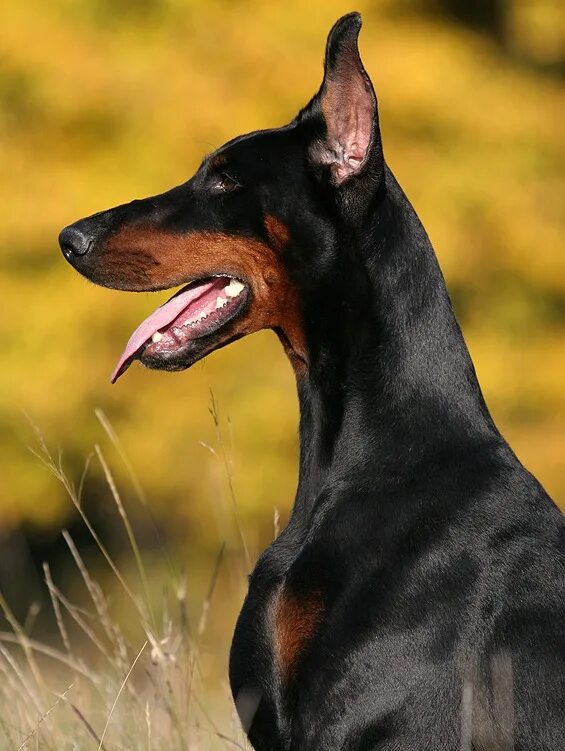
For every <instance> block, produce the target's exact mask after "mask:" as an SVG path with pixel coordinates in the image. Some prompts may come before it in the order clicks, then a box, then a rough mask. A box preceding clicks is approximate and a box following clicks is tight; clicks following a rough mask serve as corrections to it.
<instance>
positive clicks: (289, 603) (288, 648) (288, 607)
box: [273, 587, 324, 681]
mask: <svg viewBox="0 0 565 751" xmlns="http://www.w3.org/2000/svg"><path fill="white" fill-rule="evenodd" d="M273 616H274V643H275V653H276V658H277V663H278V667H279V670H280V673H281V676H282V678H283V679H284V680H285V681H287V680H289V679H291V678H292V677H293V675H294V673H295V671H296V668H297V665H298V661H299V659H300V657H301V655H302V654H303V653H304V651H305V650H306V648H307V647H308V644H309V643H310V642H311V640H312V639H313V638H314V636H315V635H316V633H317V631H318V628H319V626H320V623H321V621H322V619H323V617H324V602H323V599H322V595H321V593H320V592H319V590H313V591H311V592H308V593H306V594H296V593H294V592H290V591H288V590H287V589H286V588H284V587H283V588H282V589H281V590H280V592H279V593H278V594H277V596H276V598H275V601H274V607H273Z"/></svg>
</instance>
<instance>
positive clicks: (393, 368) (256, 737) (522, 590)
mask: <svg viewBox="0 0 565 751" xmlns="http://www.w3.org/2000/svg"><path fill="white" fill-rule="evenodd" d="M359 27H360V20H359V17H358V16H357V15H356V14H351V15H349V16H346V17H344V18H343V19H341V20H340V21H339V22H338V24H337V25H336V27H335V28H334V31H333V33H332V36H331V37H330V40H329V44H328V52H327V65H326V78H327V77H328V75H330V76H331V75H332V74H333V71H334V69H335V66H336V64H337V62H339V59H340V55H342V54H346V52H343V50H342V41H343V39H344V38H346V39H349V41H351V40H353V42H356V38H357V33H358V30H359ZM355 50H356V45H355ZM354 62H355V61H354ZM355 64H356V65H358V69H359V71H360V72H361V73H362V74H363V75H365V76H366V74H364V71H362V67H359V66H360V65H361V64H360V61H358V62H355ZM335 75H337V73H336V74H335ZM364 80H365V79H364ZM366 81H368V78H366ZM369 86H370V82H369ZM367 92H368V96H370V94H371V92H372V87H370V88H367ZM322 96H323V87H322V90H321V91H320V93H319V94H318V95H317V96H316V97H315V98H314V100H313V101H312V102H311V103H310V105H309V106H308V107H306V108H305V109H304V110H303V111H302V112H301V113H300V115H299V116H298V117H297V118H296V119H295V120H294V121H293V122H292V123H291V124H290V125H288V126H286V127H284V128H280V129H276V130H270V131H261V132H258V133H254V134H250V135H248V136H244V137H241V138H238V139H235V140H234V141H232V142H230V143H228V144H226V145H225V146H224V147H222V148H221V149H220V150H219V151H218V152H216V154H215V155H214V157H217V156H218V155H221V156H222V157H223V161H222V163H221V166H219V167H217V166H214V165H215V164H217V162H215V161H214V160H213V159H211V158H209V159H207V160H206V161H205V162H204V164H203V166H202V167H201V168H200V170H199V171H198V172H197V174H196V175H195V176H194V177H193V178H192V179H191V180H190V181H189V182H188V183H186V184H185V185H182V186H179V187H178V188H175V189H173V190H172V191H170V192H168V193H165V194H163V195H162V196H158V197H156V198H152V199H146V200H145V201H141V202H135V204H133V205H128V206H126V207H119V208H118V209H114V210H111V211H110V212H104V213H102V214H101V215H97V216H96V217H93V218H90V219H87V220H82V222H79V223H77V225H75V229H76V227H78V230H79V231H80V232H81V233H82V234H83V235H86V236H88V238H89V240H92V242H91V243H90V245H91V246H92V247H91V249H90V250H89V252H88V253H86V254H81V253H80V249H79V252H75V253H73V252H72V249H71V251H69V248H68V247H67V248H66V255H67V257H68V258H69V260H71V262H72V263H73V265H74V266H75V267H76V268H78V269H79V270H80V271H81V272H82V273H85V274H86V275H87V276H89V277H90V278H92V279H93V280H94V281H97V282H99V283H104V284H108V285H109V286H117V287H122V288H127V283H124V282H123V280H120V279H116V278H107V277H105V276H104V271H103V269H101V268H100V267H99V266H97V265H96V262H95V261H96V246H97V243H99V242H100V241H101V238H104V237H106V236H107V235H108V234H109V233H110V234H111V233H112V232H113V231H114V230H115V227H117V226H121V225H122V224H123V223H124V221H136V222H137V221H139V220H140V218H141V219H142V220H143V221H150V222H152V223H153V224H157V225H158V226H160V227H166V228H167V229H168V230H170V231H174V232H178V233H186V232H189V231H190V230H194V229H205V230H216V231H222V232H224V233H232V234H234V235H237V236H248V237H252V238H254V239H259V240H264V239H265V228H264V225H263V217H264V216H265V215H267V214H270V215H273V216H275V217H277V219H278V220H279V221H280V222H281V224H283V225H284V226H285V227H287V228H288V234H289V241H288V245H287V247H286V248H285V251H284V263H285V266H286V272H287V274H288V276H289V278H290V279H291V280H292V281H293V283H294V284H295V285H296V287H297V289H298V291H299V299H300V305H301V313H302V320H303V326H304V338H305V341H306V345H307V351H308V367H307V370H306V371H305V372H304V373H302V374H300V375H299V376H298V379H297V382H298V394H299V400H300V472H299V482H298V490H297V494H296V501H295V505H294V509H293V512H292V516H291V519H290V521H289V524H288V526H287V527H286V529H285V530H284V531H283V532H282V533H281V535H280V536H279V538H278V539H277V540H276V541H275V542H274V543H273V544H272V545H271V546H270V547H269V548H268V549H267V550H266V551H265V552H264V553H263V554H262V556H261V557H260V559H259V561H258V563H257V566H256V568H255V570H254V572H253V574H252V576H251V578H250V584H249V593H248V596H247V598H246V600H245V603H244V605H243V609H242V612H241V615H240V618H239V621H238V624H237V627H236V631H235V636H234V641H233V646H232V651H231V661H230V680H231V686H232V691H233V695H234V698H235V701H236V705H237V707H238V710H239V711H240V715H241V717H242V721H243V722H244V724H245V725H246V726H247V729H248V732H249V738H250V740H251V743H252V744H253V746H254V748H255V749H257V751H314V750H316V751H336V750H338V749H341V750H343V751H345V750H348V751H369V749H375V750H376V749H378V750H379V751H400V750H401V749H402V750H403V751H416V750H417V749H418V750H420V749H421V750H422V751H435V750H436V749H446V750H449V751H451V750H452V751H471V750H472V749H474V751H495V750H496V751H510V749H514V750H515V751H538V750H539V751H542V750H543V751H563V749H565V633H564V616H565V607H564V605H565V556H564V551H565V525H564V522H563V517H562V515H561V513H560V512H559V510H558V509H557V507H556V506H555V505H554V504H553V503H552V501H551V500H550V499H549V498H548V496H547V495H546V493H545V492H544V490H543V488H542V487H541V486H540V484H539V483H538V482H537V481H536V479H535V478H534V477H532V475H530V474H529V473H528V472H527V471H526V470H525V469H524V468H523V467H522V465H521V464H520V462H519V461H518V459H517V458H516V457H515V455H514V454H513V452H512V450H511V449H510V448H509V446H508V445H507V443H506V442H505V441H504V439H503V438H502V436H501V435H500V433H499V431H498V430H497V428H496V426H495V425H494V423H493V421H492V418H491V416H490V414H489V412H488V410H487V407H486V405H485V402H484V400H483V397H482V394H481V391H480V388H479V385H478V382H477V379H476V376H475V371H474V368H473V364H472V362H471V360H470V357H469V354H468V351H467V348H466V346H465V343H464V340H463V337H462V335H461V331H460V329H459V326H458V324H457V321H456V319H455V317H454V314H453V311H452V308H451V304H450V300H449V297H448V293H447V291H446V287H445V283H444V280H443V277H442V274H441V271H440V269H439V267H438V264H437V261H436V258H435V255H434V252H433V249H432V247H431V245H430V242H429V240H428V237H427V235H426V233H425V231H424V229H423V228H422V225H421V224H420V222H419V220H418V217H417V216H416V214H415V212H414V210H413V208H412V206H411V205H410V203H409V201H408V200H407V198H406V196H405V195H404V193H403V192H402V190H401V189H400V187H399V186H398V184H397V182H396V180H395V179H394V177H393V175H392V173H391V172H390V170H389V169H388V167H387V166H386V164H385V162H384V159H383V157H382V150H381V148H380V136H379V130H378V119H377V113H376V104H375V108H374V114H373V117H374V120H373V130H372V138H371V146H370V149H369V153H368V154H367V157H366V159H365V161H364V162H363V164H362V165H361V166H360V168H359V170H358V172H357V173H356V174H354V175H353V176H352V177H349V178H348V179H347V180H345V182H344V183H343V184H336V181H335V180H334V179H333V178H332V174H331V167H330V166H328V164H327V163H326V162H325V161H323V160H322V161H320V160H319V159H318V158H317V156H316V155H319V154H320V153H321V152H322V151H323V153H324V154H325V157H324V158H325V159H326V158H327V157H328V155H329V157H330V159H331V158H332V153H333V152H332V147H331V144H330V145H328V144H327V143H325V140H326V139H327V138H328V132H329V130H328V127H327V122H326V120H325V115H324V112H323V109H322V106H321V97H322ZM375 102H376V100H375ZM334 157H335V158H336V159H337V158H338V157H337V156H335V154H334ZM220 173H221V174H227V175H228V177H229V179H230V180H232V181H233V184H234V185H236V186H237V187H235V189H234V190H231V191H229V192H227V193H225V194H222V195H216V194H215V193H214V192H213V190H212V189H211V187H210V186H211V185H212V184H213V183H214V180H216V179H217V176H218V174H220ZM67 237H68V235H67ZM64 240H65V237H63V238H62V244H63V246H64V245H65V242H64ZM81 243H82V245H81V247H83V246H84V242H83V241H82V240H81ZM64 249H65V248H64ZM211 271H214V272H215V271H217V270H216V269H211ZM250 304H253V302H252V301H251V303H250ZM207 351H209V348H208V349H206V351H204V350H203V353H204V354H206V353H207ZM199 356H200V355H199ZM192 361H194V358H193V359H192ZM186 364H191V363H190V362H188V361H187V362H186ZM509 377H511V374H509ZM285 593H291V594H292V595H293V596H294V595H296V596H299V597H302V598H304V599H305V600H307V599H308V597H310V596H312V593H317V596H319V598H320V600H321V602H322V610H323V614H322V615H321V617H320V620H319V623H317V625H316V629H315V634H314V635H313V636H312V637H311V638H309V639H308V640H306V641H305V643H304V645H303V646H302V649H301V651H300V652H299V655H298V658H297V664H296V666H295V668H294V670H293V672H292V674H291V675H290V677H289V678H288V679H286V680H285V679H284V677H283V676H282V674H281V669H280V665H279V664H278V662H277V656H276V651H277V648H276V640H277V638H278V637H277V634H276V629H275V620H274V616H273V607H274V606H273V603H276V602H277V598H280V597H281V596H283V595H284V594H285Z"/></svg>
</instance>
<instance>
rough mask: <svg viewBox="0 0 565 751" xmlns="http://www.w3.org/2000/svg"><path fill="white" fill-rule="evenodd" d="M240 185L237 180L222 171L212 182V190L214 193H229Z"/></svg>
mask: <svg viewBox="0 0 565 751" xmlns="http://www.w3.org/2000/svg"><path fill="white" fill-rule="evenodd" d="M240 187H241V186H240V184H239V183H238V182H237V180H236V179H235V178H233V177H231V176H230V175H228V174H226V173H225V172H222V174H221V175H219V176H218V177H217V178H216V179H215V180H214V182H213V183H212V190H213V191H214V193H231V192H232V190H236V189H237V188H240Z"/></svg>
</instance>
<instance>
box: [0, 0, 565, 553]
mask: <svg viewBox="0 0 565 751" xmlns="http://www.w3.org/2000/svg"><path fill="white" fill-rule="evenodd" d="M357 5H358V7H359V10H361V11H363V12H364V19H365V25H364V29H363V32H362V38H361V50H362V54H363V56H364V59H365V63H366V67H367V69H368V70H369V72H370V74H371V76H372V78H373V81H374V83H375V86H376V89H377V93H378V96H379V103H380V113H381V123H382V129H383V135H384V143H385V152H386V154H387V158H388V161H389V164H390V165H391V167H392V169H393V170H394V171H395V173H396V174H397V177H398V178H399V180H400V182H401V184H403V186H404V187H405V189H406V191H407V193H408V195H409V197H410V198H411V200H412V201H413V203H414V205H415V206H416V209H417V210H418V211H419V213H420V215H421V217H422V219H423V221H424V223H425V225H426V227H427V229H428V231H429V234H430V236H431V238H432V241H433V242H434V245H435V247H436V250H437V252H438V255H439V257H440V261H441V263H442V266H443V269H444V271H445V274H446V276H447V280H448V283H449V284H450V287H451V289H452V291H453V295H454V299H455V303H456V307H457V309H458V311H459V312H460V315H461V318H462V322H463V328H464V332H465V334H466V337H467V339H468V342H469V344H470V348H471V352H472V354H473V356H474V358H475V362H476V366H477V370H478V373H479V377H480V379H481V381H482V384H483V387H484V391H485V394H486V397H487V401H488V402H489V404H490V406H491V407H492V410H493V413H494V415H495V418H496V419H497V421H498V423H499V425H500V427H501V429H502V431H503V433H505V434H506V435H507V437H508V438H509V439H511V440H512V441H513V443H514V446H515V448H516V450H517V452H518V455H519V457H520V458H521V459H522V460H523V461H524V463H525V464H526V466H527V467H528V468H530V469H531V470H532V471H534V472H535V473H536V474H537V475H538V476H539V478H540V479H541V480H542V482H543V483H544V484H545V485H546V486H547V488H548V490H549V491H550V492H551V493H552V494H553V496H554V497H555V498H556V500H557V501H558V502H561V503H562V504H563V503H565V471H564V470H565V376H564V374H565V349H564V347H563V342H564V335H565V253H564V252H563V247H562V243H563V237H564V222H565V218H564V214H563V209H562V200H563V180H564V175H565V151H564V148H563V139H562V134H561V133H559V132H558V130H559V128H558V126H559V124H562V123H563V120H564V115H565V112H564V98H563V86H562V80H561V79H559V78H558V77H555V76H553V77H552V76H550V75H548V74H547V73H545V72H540V71H539V70H535V69H533V68H531V67H527V66H526V65H524V64H523V63H522V62H519V61H517V60H516V59H515V58H512V57H511V56H509V55H508V54H507V53H506V52H504V51H502V50H501V49H500V48H499V47H497V46H496V45H495V43H494V42H492V41H489V40H488V39H487V38H485V37H482V36H480V35H478V34H474V33H471V32H469V31H466V30H464V29H462V28H461V27H457V26H454V25H452V24H449V23H447V22H446V21H445V20H441V19H439V18H436V19H433V18H431V19H430V18H424V17H423V16H420V15H418V14H417V13H416V12H408V11H407V12H405V13H395V12H394V11H393V8H394V4H392V3H386V2H384V0H381V2H372V3H369V2H367V1H366V0H363V2H359V3H358V4H357ZM348 10H350V7H349V5H348V4H346V3H344V2H341V1H340V0H323V1H322V0H314V1H313V2H310V3H308V4H307V5H306V6H305V4H304V3H303V2H298V0H288V2H285V3H277V2H274V1H272V0H265V1H258V2H247V3H244V2H227V0H225V1H222V0H213V1H212V2H206V3H204V2H196V0H136V2H126V1H125V0H120V1H119V2H110V0H88V2H86V1H85V0H82V1H81V2H80V3H76V2H72V0H50V2H45V1H44V0H19V2H18V3H4V4H2V5H1V6H0V30H1V31H0V43H1V46H0V157H1V158H0V180H1V182H2V185H3V186H4V188H3V195H2V210H1V212H0V213H1V218H0V247H1V263H2V267H1V270H0V279H1V284H2V301H3V310H4V314H3V316H2V318H1V322H0V334H1V338H2V343H3V357H2V368H1V370H0V393H1V395H2V396H1V397H0V399H1V402H0V430H1V431H2V434H3V437H4V442H3V446H4V447H3V451H2V454H1V456H0V463H1V469H2V477H3V482H2V485H1V487H0V525H2V526H4V527H9V526H10V525H13V524H17V523H19V522H20V521H22V520H30V521H32V522H34V523H38V524H42V525H51V524H60V523H61V520H62V517H63V516H64V515H65V514H66V513H67V505H66V503H65V501H64V498H63V496H62V493H61V491H60V489H59V488H58V486H57V485H56V484H55V483H53V482H52V480H51V478H50V477H49V475H48V474H47V473H46V472H45V471H44V469H43V468H42V467H41V466H40V464H39V462H37V460H36V459H35V458H34V457H33V456H32V455H31V454H30V453H29V452H28V451H27V448H26V446H27V444H28V443H30V442H31V438H30V430H29V427H28V425H27V423H26V421H25V419H24V418H23V417H22V411H25V412H27V413H28V414H29V415H30V416H31V417H32V419H33V420H34V421H35V422H37V423H38V424H39V425H40V426H41V428H42V430H43V431H44V432H45V433H46V435H47V438H48V440H50V442H51V445H52V446H53V445H57V444H60V445H61V447H62V449H63V451H64V454H65V456H66V457H67V461H68V464H69V465H70V469H71V471H72V472H74V474H76V475H78V474H79V473H80V467H81V463H82V461H83V460H84V457H85V456H86V455H87V453H88V452H89V451H90V450H91V447H92V444H93V443H94V442H95V441H96V440H98V439H99V438H100V429H99V425H98V423H97V421H96V419H95V417H94V409H95V407H101V408H102V409H103V410H104V411H105V412H106V413H107V414H108V415H109V417H110V419H111V420H112V423H113V425H114V427H115V428H116V430H117V432H118V433H119V435H120V438H121V440H122V442H123V444H124V445H125V446H126V447H127V450H128V452H129V455H130V457H131V459H132V461H133V463H134V464H135V465H136V466H137V467H138V468H139V470H140V475H141V479H142V482H143V484H144V486H145V489H146V492H147V494H148V496H149V498H150V499H151V503H152V505H153V507H154V509H155V513H156V514H157V516H160V517H161V518H162V519H163V520H164V521H165V523H166V524H167V525H168V527H169V529H170V530H173V531H176V530H179V531H181V532H182V530H185V529H186V528H187V527H190V528H192V529H193V530H198V536H197V538H198V539H194V538H191V539H193V544H194V545H195V546H197V547H198V546H200V545H208V544H210V543H211V542H212V541H214V540H215V539H216V538H217V537H218V536H221V534H222V532H221V531H220V532H218V531H217V530H216V524H217V520H216V517H215V512H214V510H213V506H214V502H213V501H214V497H213V496H214V494H215V493H216V492H217V488H218V483H221V482H224V480H223V479H222V473H221V472H220V471H219V469H218V466H217V462H218V460H217V458H215V457H214V455H213V454H212V453H211V452H210V451H208V450H207V449H206V448H205V447H203V446H202V445H201V443H205V444H209V445H212V446H216V445H217V437H216V436H215V428H214V425H213V422H212V420H211V418H210V415H209V412H208V407H209V403H210V389H212V390H213V392H214V394H215V397H216V400H217V402H218V404H219V410H220V414H221V417H222V426H223V435H224V439H225V440H226V442H227V443H228V444H230V445H231V448H230V449H229V451H230V452H231V456H232V459H233V465H234V482H235V490H236V494H237V497H238V502H239V504H240V507H241V510H242V514H243V520H244V524H245V526H246V529H247V530H248V531H249V534H251V530H253V529H255V528H256V527H257V525H258V529H259V532H258V533H257V541H256V544H254V547H255V546H260V545H261V544H263V543H264V542H265V540H266V539H267V537H268V535H269V534H270V532H271V526H270V525H271V519H272V508H273V506H274V505H277V506H280V507H281V508H282V509H283V510H284V509H288V507H289V505H290V503H291V500H292V496H293V490H294V486H295V475H296V418H297V408H296V399H295V395H294V384H293V377H292V374H291V370H290V367H289V366H288V364H287V363H286V361H285V359H284V356H283V353H282V351H281V350H280V348H279V345H278V343H277V342H276V340H275V338H274V337H273V336H272V335H271V334H268V333H262V334H259V335H255V336H253V337H251V338H250V339H248V340H246V341H243V342H241V343H238V344H237V345H233V346H232V347H230V348H228V349H227V350H225V351H221V352H218V353H216V354H214V355H213V356H212V357H210V358H209V359H208V360H207V361H206V362H204V363H202V364H199V365H197V366H195V367H194V368H193V369H192V370H191V371H189V372H188V373H185V374H182V375H170V374H166V373H148V372H145V371H143V370H142V369H141V368H139V367H138V366H137V367H134V368H132V369H131V371H130V372H128V374H127V375H126V376H125V377H124V378H123V379H122V380H121V381H120V382H119V383H118V384H117V385H116V386H110V384H109V381H108V376H109V374H110V372H111V370H112V366H113V364H114V361H115V359H116V358H117V355H118V354H119V351H120V347H121V346H122V345H123V343H124V342H125V340H126V339H127V337H128V334H129V332H130V331H131V329H132V328H133V327H134V326H135V325H136V323H137V322H138V321H139V319H140V318H141V317H142V316H143V315H144V314H146V313H147V312H148V311H149V310H150V309H152V308H153V307H154V306H155V304H156V298H155V296H151V299H149V297H150V296H149V295H125V294H123V293H117V292H112V291H108V290H103V289H99V288H95V287H93V286H90V285H88V284H87V283H86V282H85V281H83V280H82V279H81V278H79V276H78V275H77V274H76V273H74V272H73V271H72V270H71V269H70V268H69V267H68V266H67V265H66V264H65V263H64V261H63V259H62V257H61V256H60V253H59V251H58V248H57V241H56V240H57V234H58V230H59V229H60V228H61V227H62V226H64V225H65V224H67V223H69V222H71V221H73V220H75V219H77V218H79V217H80V216H84V215H86V214H89V213H92V212H94V211H97V210H100V209H103V208H107V207H109V206H111V205H114V204H117V203H122V202H125V201H128V200H131V199H132V198H134V197H141V196H144V195H149V194H152V193H157V192H159V191H161V190H163V189H165V188H167V187H168V186H170V185H172V184H175V183H179V182H181V181H183V180H185V179H186V178H187V177H188V176H189V175H190V174H191V172H192V171H193V170H194V168H195V167H196V165H197V164H198V162H199V161H200V159H201V157H202V155H203V154H204V153H205V152H208V151H210V150H212V149H214V148H215V147H217V146H218V145H220V144H221V143H222V142H223V141H224V140H226V139H228V138H229V137H232V136H234V135H237V134H239V133H241V132H244V131H247V130H252V129H256V128H261V127H269V126H274V125H277V124H282V123H284V122H286V121H288V120H290V119H291V118H292V117H293V116H294V114H295V113H296V112H297V110H298V108H299V107H300V106H302V105H304V104H305V103H306V102H307V101H308V99H309V98H310V96H311V95H312V94H313V93H314V92H315V90H316V89H317V87H318V85H319V82H320V78H321V59H322V54H323V46H324V42H325V36H326V33H327V31H328V29H329V27H330V25H331V23H332V22H333V21H334V20H335V19H336V18H337V17H338V16H339V15H340V14H341V13H342V12H345V11H348ZM228 417H229V421H228ZM94 471H95V472H96V471H97V470H96V469H95V470H94Z"/></svg>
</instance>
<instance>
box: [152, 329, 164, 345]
mask: <svg viewBox="0 0 565 751" xmlns="http://www.w3.org/2000/svg"><path fill="white" fill-rule="evenodd" d="M162 338H163V334H162V333H161V332H160V331H156V332H155V333H154V334H153V336H152V337H151V341H152V342H155V344H157V342H160V341H161V339H162Z"/></svg>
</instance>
